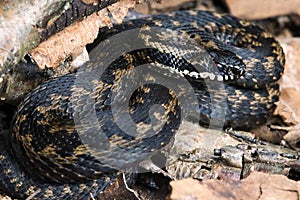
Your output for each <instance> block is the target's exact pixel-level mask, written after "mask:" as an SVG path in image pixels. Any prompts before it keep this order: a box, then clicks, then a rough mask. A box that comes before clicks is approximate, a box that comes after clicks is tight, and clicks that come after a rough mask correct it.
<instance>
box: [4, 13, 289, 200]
mask: <svg viewBox="0 0 300 200" xmlns="http://www.w3.org/2000/svg"><path fill="white" fill-rule="evenodd" d="M100 35H101V37H100V39H99V40H101V42H100V43H99V45H98V46H97V47H96V48H95V49H94V50H93V51H92V53H91V55H90V56H91V61H89V62H88V63H87V64H85V65H84V66H82V67H81V69H80V70H79V71H78V72H77V73H74V74H68V75H65V76H62V77H59V78H56V79H53V80H50V81H48V82H45V83H43V84H41V85H40V86H39V87H37V88H36V89H34V90H33V91H32V92H31V93H30V94H28V95H27V96H26V97H25V99H24V100H23V101H22V102H21V104H20V105H19V107H18V111H17V114H16V116H15V119H14V125H13V126H12V128H11V131H10V134H8V135H5V134H2V135H1V142H0V174H1V177H2V178H1V182H0V186H1V188H2V190H4V191H5V192H6V193H7V194H9V195H10V196H12V197H15V198H21V199H24V198H26V197H28V196H29V195H32V194H33V193H35V195H34V197H33V198H36V199H80V198H87V197H89V196H90V194H91V195H93V196H97V195H98V194H99V192H100V191H102V190H104V188H105V187H106V186H107V185H108V184H109V183H110V182H111V181H113V180H114V179H115V177H116V176H117V174H118V172H119V171H121V170H126V169H130V168H132V167H134V166H136V165H137V164H138V163H139V162H141V161H143V160H144V159H146V158H148V157H150V156H151V155H153V154H154V153H155V152H156V151H158V150H159V149H161V148H162V147H164V146H165V145H166V144H168V143H169V141H170V140H171V138H172V136H174V134H175V133H176V131H177V129H178V127H179V125H180V121H181V120H183V119H185V118H188V119H192V120H194V119H196V120H198V121H197V123H200V124H201V125H206V126H208V125H209V123H210V122H211V121H216V122H220V121H221V122H222V123H220V124H218V123H216V126H219V125H220V126H222V127H233V128H235V129H247V130H249V129H252V128H254V127H257V126H259V125H261V124H263V123H265V122H266V120H267V119H268V118H269V117H270V115H271V114H272V113H273V111H274V109H275V107H276V106H275V102H276V101H278V94H279V87H278V84H277V80H278V79H279V78H280V77H281V75H282V73H283V65H284V60H285V59H284V53H283V51H282V48H281V46H280V45H279V43H278V42H277V41H276V40H275V39H274V38H273V36H272V35H271V34H270V33H268V32H267V31H265V30H263V29H262V28H260V27H259V26H257V25H254V24H252V23H249V22H246V21H243V20H240V19H237V18H235V17H233V16H230V15H227V14H224V15H220V14H216V13H212V12H206V11H178V12H174V13H171V14H161V15H154V16H151V17H149V18H144V19H136V20H132V21H128V22H125V23H123V24H121V25H115V26H114V27H113V28H112V29H108V28H107V29H106V28H105V29H102V30H101V31H100ZM126 37H128V38H126ZM132 47H134V49H132ZM111 58H114V60H110V59H111ZM106 63H108V65H107V66H106ZM138 66H142V67H143V68H142V70H141V71H136V69H138V68H140V67H138ZM137 75H142V78H139V81H136V80H134V79H133V78H134V77H135V78H136V77H137ZM170 76H171V77H170ZM181 80H184V81H183V83H181ZM141 83H142V84H141ZM170 83H171V84H170ZM185 84H186V85H187V87H189V88H185V86H186V85H185ZM169 85H170V87H171V86H172V85H173V88H169V87H168V86H169ZM174 86H175V87H174ZM182 88H183V89H184V90H182ZM177 89H179V90H178V91H176V90H177ZM180 89H181V90H180ZM185 89H191V91H192V92H191V94H192V97H191V98H190V97H189V96H186V95H185V94H184V93H185ZM187 93H188V92H187ZM128 94H130V95H129V96H127V95H128ZM193 95H194V96H193ZM180 97H181V99H183V100H184V101H186V103H182V102H180ZM193 98H194V100H195V99H196V105H195V104H189V103H190V101H191V102H193V103H194V102H195V101H194V100H193ZM116 102H117V103H116ZM157 105H158V107H157ZM156 109H157V110H156ZM180 109H185V110H186V111H187V113H188V112H189V111H191V110H193V113H194V114H191V115H190V114H187V115H186V114H185V113H184V112H182V111H181V110H180ZM161 110H163V111H164V112H161ZM123 112H124V113H125V114H127V115H126V116H125V118H122V113H123ZM128 116H129V118H128ZM120 124H121V125H123V127H120ZM124 130H127V131H124ZM128 130H129V131H130V130H131V131H132V132H135V133H132V134H131V133H128ZM100 133H101V134H100ZM8 149H10V150H8Z"/></svg>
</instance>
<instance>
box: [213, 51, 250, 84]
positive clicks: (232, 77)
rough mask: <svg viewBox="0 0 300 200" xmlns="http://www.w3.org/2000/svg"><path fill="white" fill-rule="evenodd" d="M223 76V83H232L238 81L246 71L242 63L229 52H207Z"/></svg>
mask: <svg viewBox="0 0 300 200" xmlns="http://www.w3.org/2000/svg"><path fill="white" fill-rule="evenodd" d="M208 52H209V54H210V56H212V59H213V61H214V62H215V64H216V65H217V67H218V70H219V73H220V74H221V75H222V76H223V81H224V82H234V81H236V80H237V79H239V78H240V77H241V76H242V75H243V74H244V73H245V69H246V65H245V64H244V62H243V61H242V60H241V59H240V58H238V57H237V56H236V55H235V54H234V53H233V52H231V51H227V50H224V51H221V50H218V49H213V50H209V51H208Z"/></svg>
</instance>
